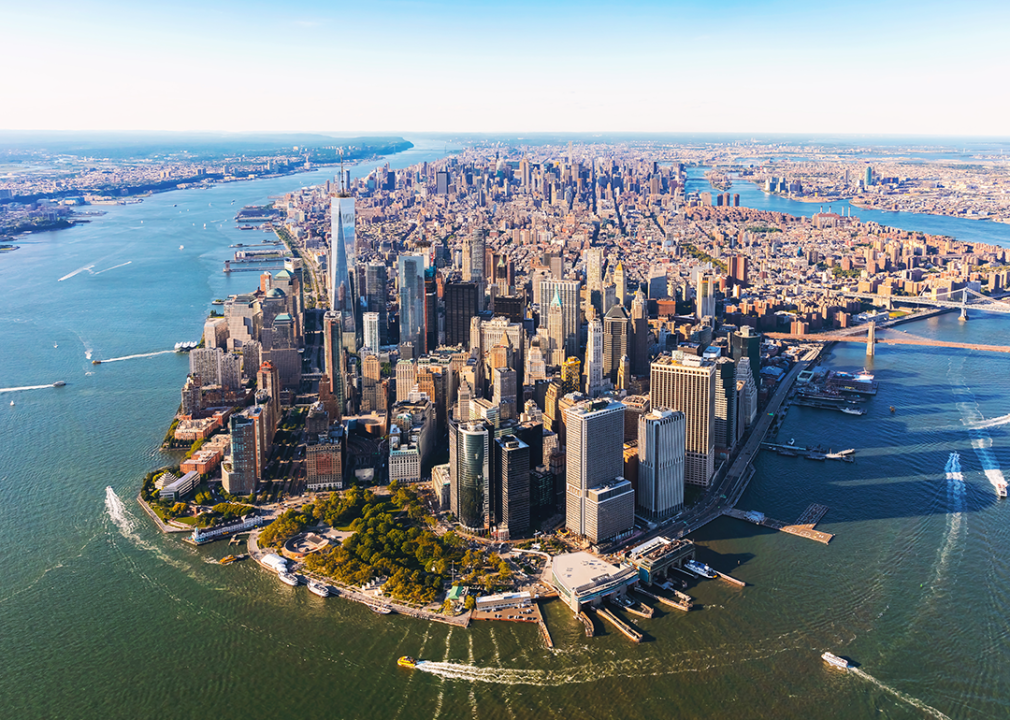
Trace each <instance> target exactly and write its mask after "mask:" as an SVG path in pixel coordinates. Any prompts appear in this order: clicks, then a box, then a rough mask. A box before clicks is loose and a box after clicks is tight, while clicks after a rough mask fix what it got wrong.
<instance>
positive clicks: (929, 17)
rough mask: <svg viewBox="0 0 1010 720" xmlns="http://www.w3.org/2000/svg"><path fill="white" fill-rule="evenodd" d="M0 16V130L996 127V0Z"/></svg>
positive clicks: (101, 10)
mask: <svg viewBox="0 0 1010 720" xmlns="http://www.w3.org/2000/svg"><path fill="white" fill-rule="evenodd" d="M815 5H816V6H815ZM2 17H3V20H4V23H3V24H4V29H5V31H4V42H3V43H2V44H0V63H2V64H3V67H4V68H6V72H5V73H4V74H3V76H2V78H0V98H2V101H0V130H71V131H75V130H78V131H102V130H134V131H213V132H220V131H228V132H322V133H372V134H375V133H394V134H402V133H404V132H418V133H424V132H476V133H494V132H511V133H517V132H622V131H623V132H655V133H666V132H684V133H736V132H739V133H809V134H815V133H819V134H900V135H908V134H917V135H932V136H957V137H966V136H1006V135H1008V134H1010V129H1008V125H1007V122H1006V117H1007V116H1008V115H1010V99H1008V97H1007V95H1006V93H1005V92H1002V84H1003V81H1004V78H1005V77H1006V76H1007V71H1008V70H1010V59H1008V56H1007V55H1006V53H1005V50H1004V47H1005V38H1004V37H1003V34H1004V28H1005V27H1007V26H1008V21H1010V7H1008V6H1007V5H1006V4H1005V3H997V2H970V3H961V4H953V3H938V2H915V3H913V2H905V1H899V2H885V3H881V2H873V3H871V2H867V1H865V0H858V1H857V2H850V3H846V4H844V5H831V6H828V7H825V6H822V5H820V4H813V3H805V2H798V1H796V0H779V1H772V2H743V1H740V0H730V1H728V2H722V3H718V4H716V3H707V2H633V3H628V4H619V3H602V2H595V1H588V2H577V3H576V2H556V3H543V2H539V3H534V2H528V1H526V0H520V1H519V2H510V3H486V2H473V3H461V2H425V1H423V0H418V1H413V0H377V1H374V2H367V3H364V2H362V3H346V2H325V3H324V2H300V3H296V4H286V5H280V4H275V3H266V2H260V1H253V2H241V3H240V2H231V1H225V2H221V1H216V0H211V1H209V2H200V3H197V2H192V1H191V0H183V2H177V3H172V4H171V6H169V5H167V4H166V5H164V6H160V5H154V6H144V5H140V4H135V3H127V2H123V1H122V0H106V1H103V2H93V3H69V2H63V1H58V2H55V3H47V4H45V5H41V4H37V5H36V4H27V3H19V4H16V5H15V4H12V3H10V2H8V3H7V7H5V8H4V10H3V11H2Z"/></svg>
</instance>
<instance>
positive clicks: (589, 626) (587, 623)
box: [579, 610, 596, 637]
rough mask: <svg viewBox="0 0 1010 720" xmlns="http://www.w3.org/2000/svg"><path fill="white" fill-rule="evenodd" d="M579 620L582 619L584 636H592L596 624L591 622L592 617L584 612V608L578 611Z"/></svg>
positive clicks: (594, 632)
mask: <svg viewBox="0 0 1010 720" xmlns="http://www.w3.org/2000/svg"><path fill="white" fill-rule="evenodd" d="M579 620H581V621H582V627H584V628H585V630H586V637H593V635H595V634H596V626H595V625H594V624H593V619H592V618H591V617H589V615H588V614H586V611H585V610H580V611H579Z"/></svg>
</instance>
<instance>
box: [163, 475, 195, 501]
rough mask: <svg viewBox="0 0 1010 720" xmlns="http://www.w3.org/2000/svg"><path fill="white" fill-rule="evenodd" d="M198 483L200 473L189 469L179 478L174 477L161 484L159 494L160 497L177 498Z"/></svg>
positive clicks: (190, 490)
mask: <svg viewBox="0 0 1010 720" xmlns="http://www.w3.org/2000/svg"><path fill="white" fill-rule="evenodd" d="M199 484H200V473H198V472H195V471H190V472H188V473H186V474H185V475H183V476H182V477H181V478H174V479H172V480H171V481H168V482H166V483H165V484H164V485H162V486H161V492H160V493H159V496H160V497H161V498H162V499H168V500H173V501H175V500H178V499H179V498H181V497H183V496H184V495H185V494H186V493H189V492H192V491H193V488H195V487H196V486H197V485H199Z"/></svg>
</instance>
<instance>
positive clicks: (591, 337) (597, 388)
mask: <svg viewBox="0 0 1010 720" xmlns="http://www.w3.org/2000/svg"><path fill="white" fill-rule="evenodd" d="M587 338H588V340H587V343H586V395H588V396H589V397H591V398H594V397H598V396H599V395H600V393H602V392H603V373H604V368H605V365H604V341H603V323H601V322H600V319H599V318H595V317H594V318H593V319H592V320H590V321H589V334H588V335H587Z"/></svg>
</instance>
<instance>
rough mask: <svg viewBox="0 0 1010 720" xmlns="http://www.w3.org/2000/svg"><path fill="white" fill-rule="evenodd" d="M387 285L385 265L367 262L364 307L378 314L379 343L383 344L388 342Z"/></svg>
mask: <svg viewBox="0 0 1010 720" xmlns="http://www.w3.org/2000/svg"><path fill="white" fill-rule="evenodd" d="M387 285H388V277H387V273H386V266H385V265H383V264H382V263H377V262H373V263H368V264H367V265H366V266H365V293H364V298H365V303H364V309H365V310H366V311H367V312H374V313H378V315H379V344H380V345H385V344H387V343H388V342H389V328H388V326H389V321H388V319H387V318H388V315H387V311H386V291H387Z"/></svg>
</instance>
